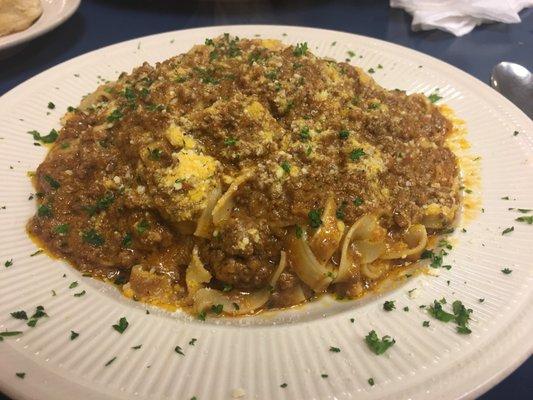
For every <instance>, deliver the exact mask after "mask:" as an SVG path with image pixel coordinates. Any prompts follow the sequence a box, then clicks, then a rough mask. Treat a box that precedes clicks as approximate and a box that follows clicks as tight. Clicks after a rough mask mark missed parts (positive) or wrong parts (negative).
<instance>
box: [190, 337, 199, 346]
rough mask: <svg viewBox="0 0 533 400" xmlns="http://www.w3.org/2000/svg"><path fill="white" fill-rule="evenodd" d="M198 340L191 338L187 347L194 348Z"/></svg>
mask: <svg viewBox="0 0 533 400" xmlns="http://www.w3.org/2000/svg"><path fill="white" fill-rule="evenodd" d="M197 340H198V339H196V338H192V339H191V340H190V341H189V346H194V344H195V343H196V341H197Z"/></svg>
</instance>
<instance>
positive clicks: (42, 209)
mask: <svg viewBox="0 0 533 400" xmlns="http://www.w3.org/2000/svg"><path fill="white" fill-rule="evenodd" d="M37 216H38V217H51V216H52V209H51V208H50V206H47V205H46V204H41V205H40V206H39V207H38V208H37Z"/></svg>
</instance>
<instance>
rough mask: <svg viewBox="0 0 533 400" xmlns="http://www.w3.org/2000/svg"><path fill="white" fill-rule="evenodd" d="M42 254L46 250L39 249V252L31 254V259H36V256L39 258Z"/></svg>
mask: <svg viewBox="0 0 533 400" xmlns="http://www.w3.org/2000/svg"><path fill="white" fill-rule="evenodd" d="M42 253H44V250H42V249H39V250H37V251H35V252H33V253H31V254H30V257H35V256H38V255H39V254H42Z"/></svg>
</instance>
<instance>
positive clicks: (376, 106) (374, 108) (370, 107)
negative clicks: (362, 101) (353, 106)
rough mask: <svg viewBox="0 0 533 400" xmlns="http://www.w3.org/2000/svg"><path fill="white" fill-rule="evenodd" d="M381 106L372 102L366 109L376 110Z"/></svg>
mask: <svg viewBox="0 0 533 400" xmlns="http://www.w3.org/2000/svg"><path fill="white" fill-rule="evenodd" d="M380 106H381V103H378V102H376V101H373V102H372V103H370V104H369V105H368V108H369V109H371V110H376V109H378V108H379V107H380Z"/></svg>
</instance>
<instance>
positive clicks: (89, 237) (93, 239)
mask: <svg viewBox="0 0 533 400" xmlns="http://www.w3.org/2000/svg"><path fill="white" fill-rule="evenodd" d="M82 238H83V241H84V242H85V243H87V244H90V245H91V246H94V247H99V246H102V245H103V244H104V243H105V240H104V238H103V237H102V236H101V235H100V234H99V233H98V232H96V231H95V230H94V229H90V230H88V231H85V232H83V235H82Z"/></svg>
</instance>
